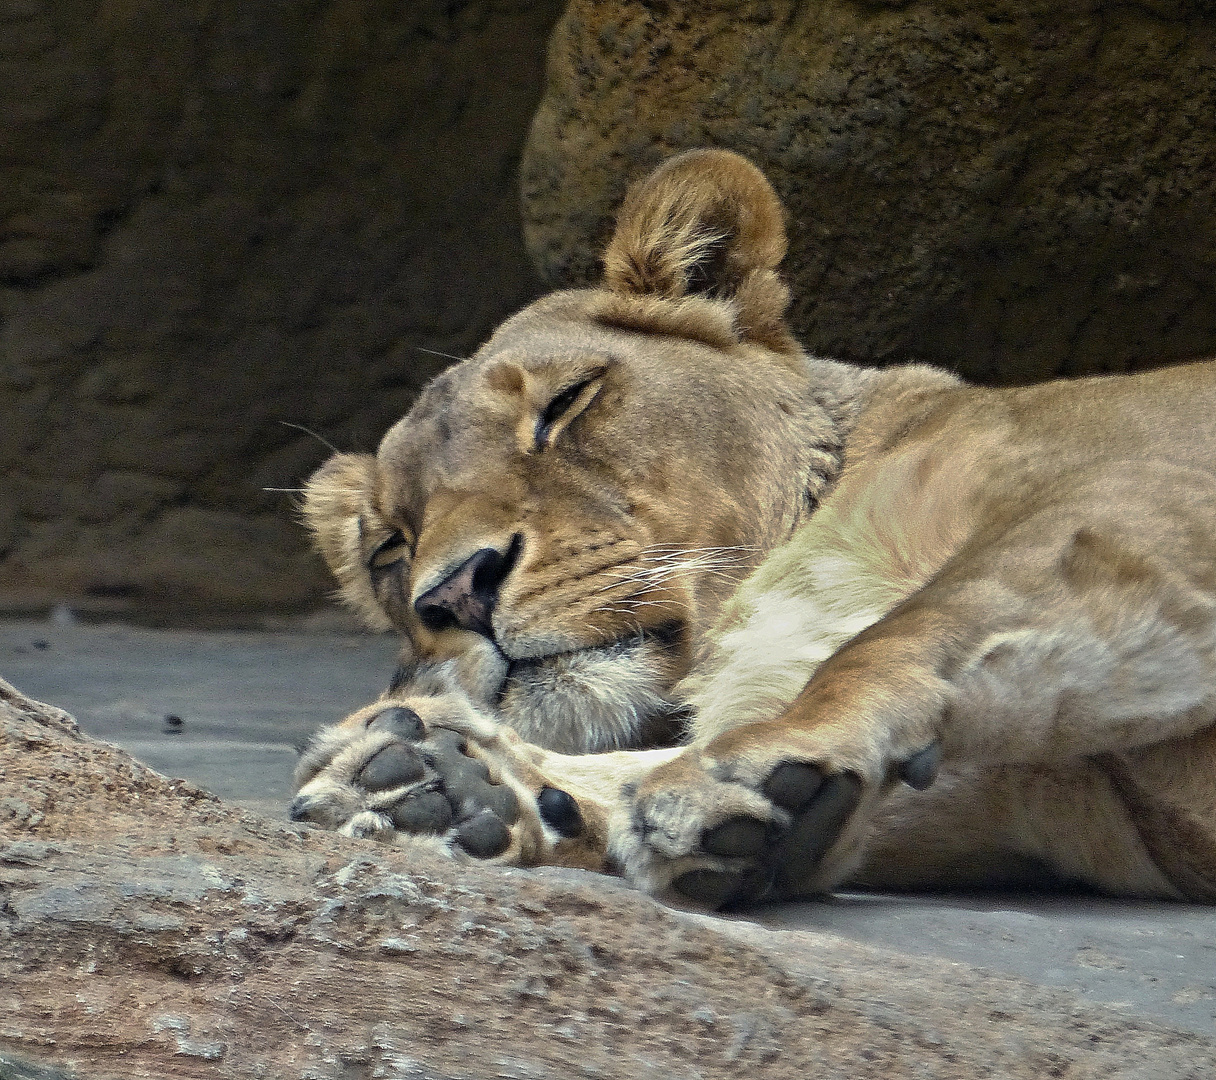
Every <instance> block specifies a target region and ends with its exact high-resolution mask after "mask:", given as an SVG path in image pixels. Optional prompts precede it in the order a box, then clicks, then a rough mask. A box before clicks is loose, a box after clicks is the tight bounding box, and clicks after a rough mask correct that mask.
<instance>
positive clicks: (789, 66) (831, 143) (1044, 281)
mask: <svg viewBox="0 0 1216 1080" xmlns="http://www.w3.org/2000/svg"><path fill="white" fill-rule="evenodd" d="M1213 56H1216V6H1213V4H1212V2H1211V0H1132V2H1129V3H1126V4H1119V5H1115V6H1111V5H1108V4H1104V3H1100V2H1098V0H1078V2H1070V3H1065V4H1060V3H1051V2H1047V0H1034V2H1030V3H1027V2H1024V0H968V2H967V3H958V2H951V0H945V2H943V0H822V2H817V3H813V4H808V3H800V2H795V0H743V2H738V3H736V2H733V0H732V2H725V0H713V2H707V3H699V4H695V5H693V4H682V3H650V2H643V0H609V2H604V0H571V2H570V4H569V6H568V9H567V12H566V14H565V16H564V17H563V19H562V20H561V22H560V23H559V24H558V27H557V29H556V31H555V33H554V36H553V40H552V44H551V52H550V60H549V83H548V90H547V93H546V96H545V98H544V100H543V102H542V103H541V106H540V109H539V111H538V113H537V116H536V119H535V121H534V124H533V128H532V133H531V138H530V141H529V144H528V148H527V152H526V154H525V158H524V167H523V187H524V198H525V210H526V229H527V237H528V241H529V245H530V249H531V251H532V254H533V257H534V258H535V259H536V261H537V263H538V265H540V266H541V267H542V269H543V271H544V273H545V274H546V276H547V277H548V278H549V279H550V280H552V281H554V282H556V281H569V280H587V279H588V278H590V277H592V276H594V274H595V260H596V257H597V256H598V253H599V250H600V248H601V246H602V243H603V240H604V237H605V235H606V233H607V231H608V229H609V225H610V221H611V214H612V211H613V209H614V208H615V206H616V205H617V204H618V202H619V200H620V197H621V195H622V193H623V191H624V188H625V186H626V184H627V183H628V182H629V181H630V180H632V179H633V178H635V177H637V176H638V175H640V174H642V173H644V172H645V171H647V170H648V169H650V168H651V167H653V166H654V165H655V164H656V163H657V162H658V161H660V160H661V159H662V158H664V157H666V156H668V155H669V154H671V153H673V152H676V151H679V150H683V149H687V148H690V147H696V146H706V145H717V146H725V147H728V148H730V149H735V150H738V151H740V152H742V153H744V154H747V155H748V156H750V157H751V158H752V159H753V160H755V161H756V162H757V163H758V164H760V165H761V166H762V167H763V168H764V169H765V170H766V171H767V172H768V174H769V175H770V177H771V178H772V179H773V181H774V182H775V184H776V186H777V188H778V189H779V190H780V192H781V195H782V196H783V198H784V199H785V201H786V205H787V206H788V208H789V212H790V225H791V234H792V236H791V239H792V246H791V254H790V258H789V260H788V263H787V269H788V272H789V274H790V276H791V278H792V280H793V285H794V292H795V297H796V301H795V306H794V311H793V319H794V323H795V326H796V328H797V330H798V332H799V334H800V335H801V337H802V339H803V341H804V342H805V343H806V344H807V345H808V346H809V347H810V348H811V349H813V350H815V351H817V352H820V353H823V354H826V355H831V356H836V357H840V358H845V359H851V360H857V361H861V362H867V363H875V362H877V363H885V362H890V361H902V360H913V359H918V360H930V361H935V362H937V363H940V364H944V365H946V366H949V367H951V368H955V369H957V370H959V371H961V372H963V373H965V374H966V375H969V376H971V377H974V378H978V379H981V380H985V381H990V382H1021V381H1027V380H1034V379H1040V378H1043V377H1045V376H1049V375H1055V374H1077V373H1082V372H1099V371H1119V370H1124V369H1130V368H1135V367H1139V366H1142V365H1147V364H1153V363H1157V362H1161V361H1166V360H1173V359H1179V358H1194V357H1197V356H1201V355H1212V354H1216V288H1214V287H1213V286H1214V283H1216V65H1214V64H1213V63H1212V57H1213Z"/></svg>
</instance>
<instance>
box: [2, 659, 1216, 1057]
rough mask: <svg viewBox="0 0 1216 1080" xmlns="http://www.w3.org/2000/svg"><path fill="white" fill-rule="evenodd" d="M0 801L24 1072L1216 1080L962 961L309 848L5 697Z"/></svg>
mask: <svg viewBox="0 0 1216 1080" xmlns="http://www.w3.org/2000/svg"><path fill="white" fill-rule="evenodd" d="M0 778H2V782H3V790H4V792H5V800H4V804H3V811H2V812H0V910H2V911H3V912H4V918H3V919H2V920H0V1055H3V1057H0V1062H7V1063H9V1064H12V1063H14V1062H21V1064H20V1066H17V1065H13V1066H12V1069H11V1071H12V1073H13V1074H15V1075H20V1073H17V1071H16V1070H17V1068H21V1069H22V1070H24V1071H25V1072H26V1073H27V1074H32V1075H34V1076H37V1075H38V1073H37V1072H36V1071H32V1070H34V1069H35V1068H37V1067H41V1066H44V1065H47V1066H49V1065H55V1066H59V1067H65V1068H66V1069H67V1070H69V1071H70V1072H71V1073H72V1074H75V1075H79V1076H81V1077H89V1078H95V1080H102V1078H105V1077H119V1076H121V1077H123V1078H124V1080H137V1078H143V1077H163V1076H176V1077H195V1076H197V1077H213V1076H217V1075H222V1076H229V1077H238V1078H244V1077H267V1076H271V1077H276V1078H287V1077H297V1076H298V1077H301V1078H333V1080H345V1078H348V1077H352V1076H367V1077H373V1076H386V1077H387V1076H394V1077H410V1076H412V1077H423V1078H426V1077H430V1078H443V1077H479V1076H504V1077H520V1078H525V1077H527V1078H534V1077H535V1078H547V1077H553V1078H558V1077H560V1078H563V1080H564V1078H566V1077H571V1076H583V1077H630V1078H632V1077H638V1076H646V1075H653V1076H671V1077H690V1078H691V1077H717V1076H723V1077H725V1076H734V1075H738V1074H739V1072H741V1071H746V1072H747V1073H748V1074H749V1075H756V1076H760V1077H770V1076H771V1077H805V1076H811V1075H813V1076H816V1077H825V1078H832V1077H841V1078H845V1077H847V1078H850V1080H856V1078H862V1080H864V1078H871V1077H872V1078H875V1080H878V1078H880V1077H881V1078H884V1080H887V1078H890V1077H893V1076H910V1077H911V1076H915V1077H930V1078H932V1077H960V1078H961V1077H968V1078H970V1077H975V1076H980V1075H997V1076H1001V1077H1007V1078H1010V1080H1020V1078H1027V1080H1030V1078H1032V1077H1033V1078H1035V1080H1038V1078H1040V1077H1042V1076H1050V1075H1055V1076H1069V1077H1094V1078H1098V1077H1127V1078H1131V1077H1155V1076H1161V1077H1166V1076H1168V1077H1170V1078H1171V1080H1200V1078H1203V1077H1207V1076H1210V1075H1212V1073H1213V1071H1216V1039H1214V1038H1213V1037H1212V1036H1211V1035H1200V1034H1196V1033H1193V1032H1187V1031H1185V1030H1181V1029H1180V1028H1178V1027H1175V1026H1171V1025H1162V1024H1157V1023H1154V1022H1152V1021H1150V1020H1146V1019H1143V1018H1141V1017H1138V1016H1134V1015H1129V1014H1128V1013H1127V1012H1126V1011H1123V1012H1121V1011H1117V1010H1110V1009H1103V1008H1093V1007H1091V1006H1088V1005H1086V1004H1084V1003H1083V1002H1081V1001H1079V1000H1078V998H1077V997H1076V996H1075V995H1073V994H1069V993H1067V992H1064V991H1059V990H1053V989H1046V988H1043V987H1039V986H1035V985H1034V984H1032V983H1030V982H1028V981H1026V980H1019V979H1015V978H1008V977H1004V976H997V975H992V974H989V973H987V972H984V971H982V970H979V969H976V968H972V967H970V966H968V965H965V964H960V963H949V962H945V961H942V960H935V959H925V958H917V957H913V956H909V955H906V954H903V953H900V952H896V951H893V950H890V949H883V948H877V947H874V946H867V945H859V944H855V943H852V942H847V941H843V940H841V939H839V938H836V937H833V936H831V935H822V934H812V933H810V932H801V933H800V934H799V936H798V940H797V942H796V943H792V942H791V941H790V940H787V939H786V938H785V936H784V935H773V934H772V933H771V932H768V931H762V930H759V929H758V928H755V927H748V926H740V928H738V929H734V930H732V929H730V928H729V926H725V925H724V924H722V923H721V921H720V920H704V919H702V918H697V917H693V916H688V915H682V914H680V913H678V912H673V911H669V910H665V909H664V908H662V907H660V906H659V905H657V904H655V903H654V902H652V901H650V900H648V899H647V898H645V897H643V896H641V895H639V894H637V893H635V892H632V891H630V890H628V889H626V888H624V887H623V886H621V885H619V884H617V883H615V882H614V881H612V880H611V879H607V878H603V877H599V876H596V875H588V874H571V873H568V872H567V873H563V874H555V873H548V874H546V873H530V872H528V871H521V870H503V869H496V868H492V867H482V866H461V865H458V864H456V863H453V862H449V861H446V860H435V859H432V858H430V857H425V856H424V857H418V856H413V855H411V857H409V858H407V857H406V856H405V854H404V853H402V852H399V851H393V850H389V849H384V848H380V847H376V846H374V845H372V844H369V843H367V842H359V841H350V840H344V839H342V838H340V837H337V836H335V835H333V834H327V833H320V832H316V831H311V830H303V829H301V830H297V829H294V828H289V827H287V826H286V825H284V824H281V823H277V822H273V821H270V820H267V819H265V818H262V817H259V816H257V815H254V814H251V813H248V812H245V811H241V810H238V809H235V808H230V807H226V806H225V805H224V804H222V803H221V802H219V801H218V800H217V799H216V798H215V797H214V796H211V795H209V794H207V793H205V792H203V791H200V790H199V789H197V788H195V787H193V786H192V785H190V784H189V783H186V782H184V781H180V780H169V779H166V778H165V777H163V776H161V775H159V774H157V773H155V772H153V771H151V770H150V769H148V768H147V767H146V766H143V765H141V764H139V763H137V762H135V761H133V760H132V759H131V758H129V757H127V755H125V754H124V753H123V752H122V751H120V750H118V749H116V748H114V747H110V746H107V745H105V744H103V743H99V742H95V741H93V740H91V739H89V738H88V737H86V736H82V735H81V734H80V733H79V732H78V729H77V727H76V725H75V723H74V722H73V721H72V719H71V718H70V717H69V716H68V715H67V714H66V713H63V712H62V711H60V710H57V709H54V708H51V707H48V706H43V705H39V704H37V703H36V702H33V701H31V700H29V699H28V698H25V697H24V696H22V695H21V694H19V693H18V692H17V691H15V690H14V689H13V688H12V687H11V686H9V685H8V684H7V683H0ZM757 935H758V936H757ZM5 1067H6V1068H7V1067H8V1065H6V1066H5Z"/></svg>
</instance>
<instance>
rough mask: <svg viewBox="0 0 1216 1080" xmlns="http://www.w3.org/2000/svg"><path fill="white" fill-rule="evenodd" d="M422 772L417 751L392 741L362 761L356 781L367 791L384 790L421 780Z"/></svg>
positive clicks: (420, 760)
mask: <svg viewBox="0 0 1216 1080" xmlns="http://www.w3.org/2000/svg"><path fill="white" fill-rule="evenodd" d="M424 772H425V769H424V768H423V764H422V758H420V757H419V756H418V754H417V752H416V751H415V750H413V749H412V748H411V747H408V746H406V745H405V744H404V743H398V742H394V743H389V744H388V746H386V747H385V748H384V749H383V750H381V751H380V752H379V753H377V754H375V755H373V756H372V757H370V758H368V760H367V761H366V762H364V764H363V768H362V769H360V770H359V776H358V781H357V782H358V784H359V786H360V787H363V788H366V789H367V790H368V791H384V790H385V789H386V788H392V787H400V786H401V785H402V784H412V783H413V782H414V781H415V780H421V779H422V775H423V773H424Z"/></svg>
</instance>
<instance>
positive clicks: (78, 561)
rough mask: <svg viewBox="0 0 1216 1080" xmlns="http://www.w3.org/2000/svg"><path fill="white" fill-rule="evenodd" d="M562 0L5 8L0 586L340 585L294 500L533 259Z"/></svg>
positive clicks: (266, 0) (40, 602) (238, 597)
mask: <svg viewBox="0 0 1216 1080" xmlns="http://www.w3.org/2000/svg"><path fill="white" fill-rule="evenodd" d="M560 10H561V4H560V2H559V0H534V2H529V0H464V2H460V0H456V2H451V0H410V2H408V3H400V2H396V0H392V2H390V0H299V2H292V3H282V2H280V0H132V2H125V3H109V2H100V0H5V2H4V3H0V477H2V479H0V608H8V609H9V610H14V609H22V608H25V609H30V608H39V607H45V606H46V605H48V604H50V603H53V602H54V601H56V600H66V601H69V602H71V603H72V604H73V605H74V606H76V607H78V608H82V609H84V610H86V611H87V610H95V611H111V612H113V611H117V612H123V611H127V612H131V613H135V614H142V615H144V616H156V615H157V613H158V612H159V613H160V614H161V615H163V616H164V617H167V618H173V619H177V620H185V621H197V619H199V618H201V617H204V616H205V615H207V614H208V613H211V614H215V613H216V612H219V613H221V614H225V615H226V616H227V617H229V618H233V617H236V618H239V617H240V615H241V611H242V609H250V610H253V611H262V610H265V609H280V610H284V609H285V610H291V609H293V608H298V607H301V606H306V605H311V604H316V603H318V602H322V601H323V599H324V597H325V595H326V593H327V590H328V589H329V587H330V582H329V579H328V575H327V574H326V573H325V572H324V571H323V568H322V566H321V563H320V561H319V560H318V559H317V558H315V557H314V556H313V555H312V554H311V553H310V552H309V550H308V547H307V544H306V542H305V540H304V537H303V534H302V531H301V530H300V528H299V527H298V525H297V524H296V522H295V521H294V520H293V515H292V510H291V497H290V496H289V495H285V494H279V493H272V492H266V491H264V490H263V489H264V488H265V487H285V488H290V487H297V486H298V485H299V481H300V480H301V479H302V478H303V477H305V476H307V474H308V473H309V472H310V471H311V470H312V469H313V468H315V467H316V466H317V465H318V464H319V463H320V462H321V460H323V459H324V457H325V456H326V455H327V454H328V450H327V449H326V448H325V447H324V446H323V445H322V444H321V443H320V442H319V441H318V440H317V439H314V438H312V437H310V436H308V435H305V434H304V433H302V432H301V431H299V430H296V429H294V428H290V427H285V426H284V425H283V423H281V421H285V422H290V423H295V424H301V425H304V426H306V427H308V428H310V429H312V430H314V431H316V432H317V433H318V434H320V435H321V436H323V437H324V438H325V439H327V440H328V441H330V442H332V443H333V444H335V445H337V446H340V447H342V448H343V449H374V447H375V445H376V443H377V442H378V441H379V438H380V435H381V434H382V433H383V431H384V429H385V428H387V427H388V425H389V424H391V423H392V422H393V421H394V420H396V419H397V418H398V417H399V416H400V415H401V413H402V412H404V410H405V409H406V408H407V406H408V405H409V403H410V401H411V400H412V398H413V396H414V394H415V393H416V391H417V389H418V388H419V386H420V385H421V384H422V383H423V382H424V381H425V380H426V379H428V378H429V377H430V376H431V375H433V374H434V373H435V372H436V371H437V370H439V368H441V367H442V366H444V365H445V364H446V363H447V362H448V361H447V360H446V359H443V358H441V357H436V356H434V355H433V354H431V353H426V352H422V351H419V350H420V349H432V350H436V351H438V352H443V353H453V354H456V355H461V354H464V353H465V352H467V351H468V350H470V349H472V348H473V347H474V346H475V345H476V344H477V342H478V340H479V339H480V338H482V337H483V336H484V335H485V333H486V332H487V331H488V330H489V329H490V328H491V327H492V326H493V325H494V324H495V323H496V322H497V321H498V320H500V319H501V318H502V317H503V316H504V315H505V314H507V313H508V312H509V311H511V310H512V309H514V308H516V307H518V306H519V305H520V304H522V303H524V302H525V301H526V300H527V299H529V298H530V297H531V296H532V295H533V294H534V292H535V291H536V289H537V288H538V282H537V280H536V277H535V274H534V272H533V270H532V269H531V267H530V266H529V264H528V261H527V258H526V256H525V254H524V250H523V245H522V242H521V239H520V235H519V210H518V189H517V181H516V176H517V172H518V163H519V153H520V148H521V146H522V144H523V140H524V136H525V133H526V130H527V125H528V121H529V119H530V117H531V115H532V112H533V110H534V109H535V107H536V103H537V100H538V99H539V96H540V92H541V87H542V67H543V60H544V49H545V40H546V37H547V35H548V33H549V30H550V28H551V26H552V24H553V22H554V20H555V19H556V18H557V16H558V14H559V13H560Z"/></svg>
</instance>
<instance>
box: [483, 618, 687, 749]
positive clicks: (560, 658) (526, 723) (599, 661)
mask: <svg viewBox="0 0 1216 1080" xmlns="http://www.w3.org/2000/svg"><path fill="white" fill-rule="evenodd" d="M679 635H680V630H679V628H678V627H676V628H670V629H669V630H667V631H666V632H665V633H662V634H660V633H659V632H647V633H645V634H642V635H637V636H631V637H630V638H626V639H624V640H622V641H618V642H614V643H611V644H609V645H601V646H592V647H589V648H587V649H582V650H578V651H574V652H567V653H560V654H556V655H553V656H548V657H542V658H539V659H535V660H531V659H529V660H521V661H515V662H514V663H512V664H511V665H510V668H509V669H508V673H507V677H506V679H505V680H504V682H503V685H502V687H501V688H500V691H499V697H498V702H497V704H498V707H499V709H500V710H501V718H502V719H503V720H504V721H505V722H506V723H508V724H511V725H512V726H513V727H514V728H515V729H516V730H517V731H518V732H519V733H520V735H522V736H523V737H524V738H525V739H527V740H528V741H530V742H535V743H538V744H539V745H541V746H545V747H547V748H549V749H552V750H557V751H559V752H562V753H594V752H600V751H605V750H621V749H641V748H644V747H653V746H669V745H673V744H674V743H676V742H678V741H679V740H680V736H681V735H682V733H683V730H684V723H683V721H684V719H685V717H686V713H685V712H684V711H683V710H682V709H680V708H679V707H678V706H676V705H675V704H673V702H672V701H671V698H670V693H669V690H670V687H671V685H672V684H673V682H674V681H675V678H674V677H675V674H676V673H677V668H678V666H679V665H678V662H677V659H678V652H677V651H676V646H678V643H679V640H680V638H679Z"/></svg>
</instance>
